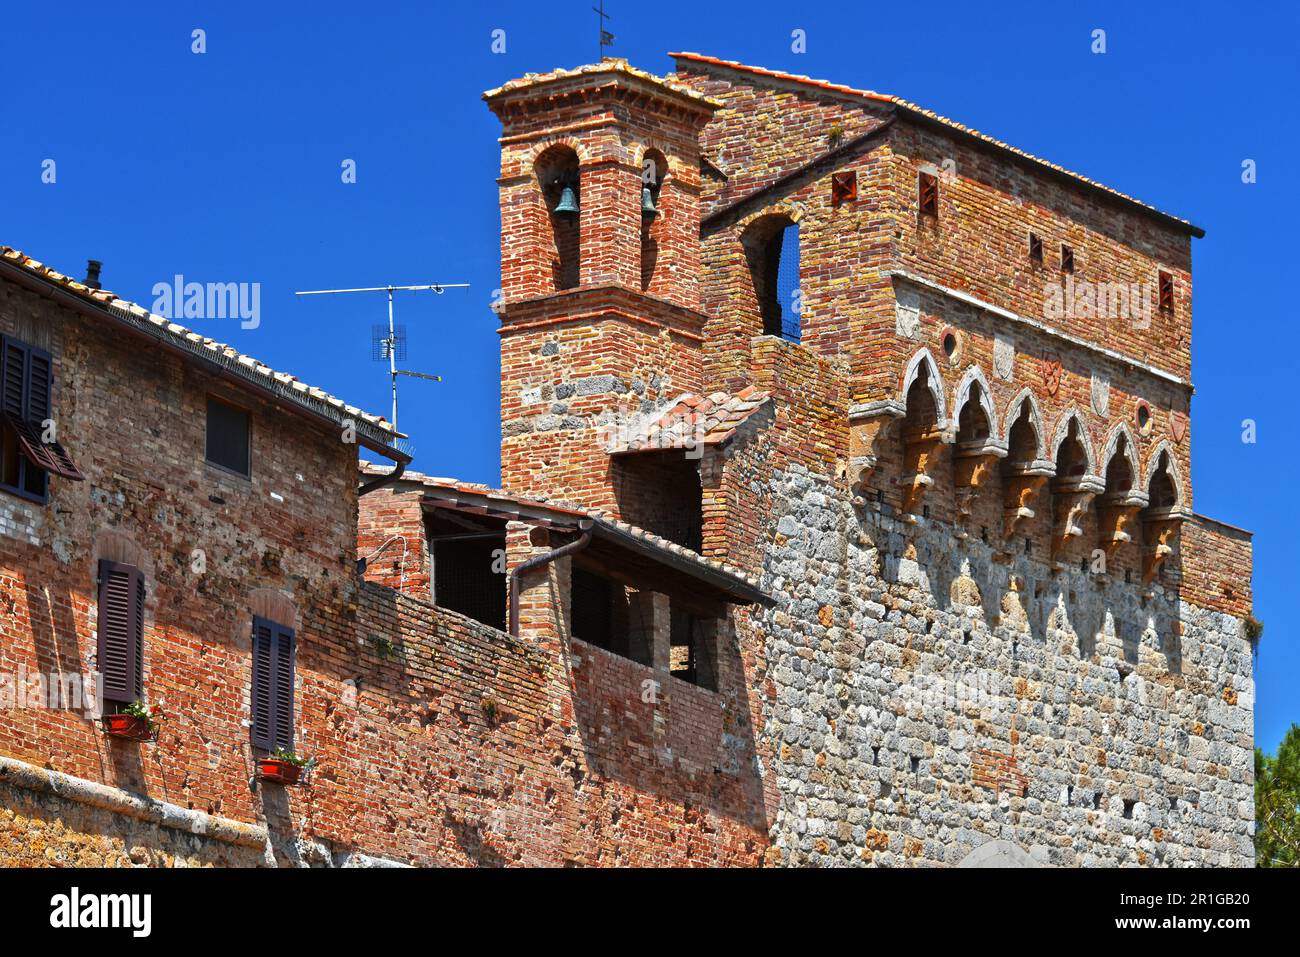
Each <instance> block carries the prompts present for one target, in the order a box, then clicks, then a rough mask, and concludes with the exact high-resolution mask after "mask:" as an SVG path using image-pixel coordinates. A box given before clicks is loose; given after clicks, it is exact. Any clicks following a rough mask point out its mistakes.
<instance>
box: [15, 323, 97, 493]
mask: <svg viewBox="0 0 1300 957" xmlns="http://www.w3.org/2000/svg"><path fill="white" fill-rule="evenodd" d="M53 385H54V363H53V361H52V360H51V358H50V354H49V353H48V352H45V351H44V350H43V349H37V348H36V347H35V346H29V345H27V344H26V343H23V342H19V341H18V340H17V339H13V338H10V337H9V336H0V488H3V489H4V490H5V491H7V492H11V493H13V494H16V495H20V496H22V497H23V498H27V499H31V500H33V501H37V502H44V501H45V499H46V496H47V494H48V490H49V476H50V474H51V473H53V474H54V475H59V476H62V477H63V478H67V479H71V480H73V481H81V478H82V475H81V472H80V471H79V470H78V469H77V467H76V465H74V464H73V462H72V459H71V458H70V457H69V456H68V453H67V452H66V451H65V450H64V448H63V446H62V445H60V444H59V443H58V441H57V439H56V435H55V432H56V430H55V428H54V420H53V418H52V417H51V415H52V406H51V393H52V390H53Z"/></svg>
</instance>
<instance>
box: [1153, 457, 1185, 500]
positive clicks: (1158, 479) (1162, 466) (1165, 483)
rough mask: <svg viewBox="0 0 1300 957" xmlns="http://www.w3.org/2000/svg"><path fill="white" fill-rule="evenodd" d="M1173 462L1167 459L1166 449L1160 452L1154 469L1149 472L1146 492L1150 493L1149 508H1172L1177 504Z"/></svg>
mask: <svg viewBox="0 0 1300 957" xmlns="http://www.w3.org/2000/svg"><path fill="white" fill-rule="evenodd" d="M1172 469H1173V464H1172V463H1171V462H1170V461H1169V453H1168V452H1167V451H1165V452H1161V453H1160V460H1159V461H1158V462H1157V463H1156V468H1155V471H1154V472H1152V474H1151V484H1150V486H1149V488H1148V492H1149V493H1150V495H1151V508H1173V507H1174V506H1175V505H1177V504H1178V486H1177V485H1175V484H1174V478H1173V475H1172Z"/></svg>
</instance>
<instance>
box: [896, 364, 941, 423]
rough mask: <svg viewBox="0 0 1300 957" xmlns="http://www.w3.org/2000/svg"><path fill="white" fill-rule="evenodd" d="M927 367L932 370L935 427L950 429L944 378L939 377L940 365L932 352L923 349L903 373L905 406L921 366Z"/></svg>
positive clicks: (931, 382)
mask: <svg viewBox="0 0 1300 957" xmlns="http://www.w3.org/2000/svg"><path fill="white" fill-rule="evenodd" d="M922 365H925V366H926V367H927V368H928V369H929V370H930V394H931V395H932V396H934V414H935V417H936V418H937V419H938V421H937V422H936V423H935V425H936V426H937V427H938V428H940V429H946V428H948V406H947V401H946V400H945V399H944V396H943V376H941V375H939V365H938V363H936V362H935V361H934V356H933V355H931V354H930V350H929V349H927V348H925V347H922V348H920V349H918V350H917V351H916V353H915V354H913V356H912V358H911V359H909V360H908V363H907V369H906V371H904V373H903V393H902V396H901V398H902V400H903V405H904V407H906V405H907V393H908V392H910V391H911V389H912V383H913V382H914V381H915V380H916V377H917V375H919V374H920V369H921V366H922Z"/></svg>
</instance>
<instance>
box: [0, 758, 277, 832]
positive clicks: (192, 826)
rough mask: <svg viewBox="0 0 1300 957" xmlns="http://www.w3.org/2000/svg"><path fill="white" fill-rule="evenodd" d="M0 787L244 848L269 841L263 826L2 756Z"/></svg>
mask: <svg viewBox="0 0 1300 957" xmlns="http://www.w3.org/2000/svg"><path fill="white" fill-rule="evenodd" d="M0 784H9V785H13V786H15V787H20V788H24V789H25V790H28V791H36V792H38V793H42V794H50V795H53V796H55V797H58V798H62V799H63V800H65V801H75V802H76V803H78V804H87V805H89V806H91V807H97V808H101V809H103V810H105V811H112V812H113V813H116V814H124V815H127V816H128V817H133V818H136V819H138V820H141V821H146V822H148V823H151V824H157V825H159V826H160V827H166V828H171V829H172V830H176V831H184V832H186V833H188V834H198V835H201V836H203V837H208V838H211V839H212V840H215V841H221V842H223V843H226V844H235V845H238V846H240V847H252V848H264V847H266V845H267V841H268V837H269V835H268V833H267V829H266V827H265V826H264V825H261V824H245V823H243V822H241V821H235V820H232V819H230V818H226V817H216V816H215V815H212V814H206V813H204V812H202V811H191V810H190V809H188V808H183V807H180V806H178V805H176V804H169V803H167V802H166V801H156V800H154V799H153V798H148V797H143V796H142V795H139V794H132V793H131V792H130V791H123V790H122V789H121V788H115V787H110V786H109V785H106V784H97V783H95V782H94V781H87V780H86V779H85V778H78V777H73V776H72V775H70V774H64V773H63V772H62V771H51V770H48V769H46V768H38V767H37V766H36V765H34V764H28V763H27V762H26V761H19V760H17V759H16V758H8V757H4V756H3V755H0Z"/></svg>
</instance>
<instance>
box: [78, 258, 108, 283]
mask: <svg viewBox="0 0 1300 957" xmlns="http://www.w3.org/2000/svg"><path fill="white" fill-rule="evenodd" d="M103 267H104V264H103V263H102V262H100V261H99V260H98V259H87V260H86V279H85V282H84V283H83V285H86V286H89V287H90V288H91V289H98V288H99V271H100V269H102V268H103Z"/></svg>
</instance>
